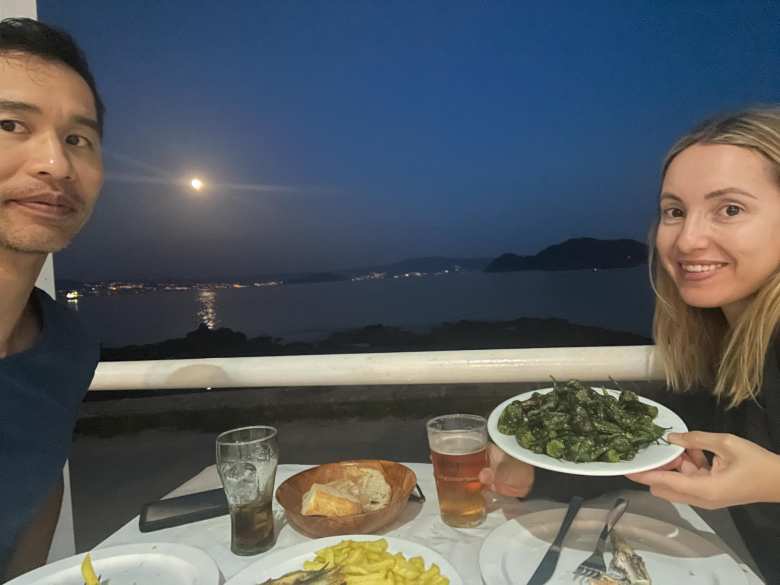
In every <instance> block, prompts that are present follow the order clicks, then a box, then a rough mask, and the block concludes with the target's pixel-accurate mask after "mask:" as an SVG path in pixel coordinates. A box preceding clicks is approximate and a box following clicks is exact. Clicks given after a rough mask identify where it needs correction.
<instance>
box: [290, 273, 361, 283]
mask: <svg viewBox="0 0 780 585" xmlns="http://www.w3.org/2000/svg"><path fill="white" fill-rule="evenodd" d="M342 280H349V277H347V276H344V275H343V274H336V273H334V272H317V273H315V274H300V275H296V276H291V277H289V278H288V279H287V280H285V281H284V282H285V284H312V283H314V282H340V281H342Z"/></svg>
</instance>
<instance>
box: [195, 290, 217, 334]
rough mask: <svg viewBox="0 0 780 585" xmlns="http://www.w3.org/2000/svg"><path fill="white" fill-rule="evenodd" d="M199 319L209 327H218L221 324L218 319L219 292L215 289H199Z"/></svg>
mask: <svg viewBox="0 0 780 585" xmlns="http://www.w3.org/2000/svg"><path fill="white" fill-rule="evenodd" d="M198 304H199V305H200V307H199V308H198V319H199V320H200V322H201V323H203V324H204V325H205V326H206V327H208V328H209V329H216V327H217V325H218V324H219V319H217V293H216V291H213V290H201V291H198Z"/></svg>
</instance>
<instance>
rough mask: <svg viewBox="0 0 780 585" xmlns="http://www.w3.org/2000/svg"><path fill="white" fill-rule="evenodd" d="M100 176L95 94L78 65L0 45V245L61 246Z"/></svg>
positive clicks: (24, 248)
mask: <svg viewBox="0 0 780 585" xmlns="http://www.w3.org/2000/svg"><path fill="white" fill-rule="evenodd" d="M102 182H103V163H102V156H101V141H100V134H99V132H98V129H97V115H96V111H95V100H94V98H93V95H92V92H91V90H90V89H89V86H88V85H87V84H86V82H85V81H84V80H83V79H82V78H81V76H80V75H78V74H77V73H76V72H75V71H73V70H72V69H70V68H69V67H67V66H66V65H62V64H59V63H55V62H50V61H45V60H43V59H40V58H38V57H34V56H30V55H27V54H23V53H0V249H2V248H6V249H10V250H15V251H19V252H31V253H47V252H56V251H59V250H61V249H63V248H64V247H65V246H67V245H68V243H69V242H70V240H71V239H72V238H73V236H75V235H76V234H77V233H78V231H79V230H80V229H81V227H82V226H83V225H84V224H85V223H86V221H87V219H89V216H90V215H91V213H92V209H93V207H94V205H95V201H96V200H97V197H98V193H99V191H100V187H101V185H102Z"/></svg>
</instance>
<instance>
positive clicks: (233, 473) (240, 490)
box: [221, 461, 259, 506]
mask: <svg viewBox="0 0 780 585" xmlns="http://www.w3.org/2000/svg"><path fill="white" fill-rule="evenodd" d="M221 475H222V483H223V485H224V486H225V493H226V494H227V498H228V502H230V504H231V505H233V506H240V505H243V504H249V503H251V502H254V501H255V500H256V499H257V497H258V495H259V481H258V477H257V468H256V467H255V466H254V465H252V464H251V463H249V462H247V461H238V462H235V463H227V464H225V465H223V466H222V474H221Z"/></svg>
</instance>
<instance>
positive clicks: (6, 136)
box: [0, 19, 104, 581]
mask: <svg viewBox="0 0 780 585" xmlns="http://www.w3.org/2000/svg"><path fill="white" fill-rule="evenodd" d="M103 112H104V109H103V105H102V102H101V101H100V97H99V95H98V93H97V90H96V87H95V82H94V79H93V77H92V74H91V73H90V71H89V68H88V66H87V62H86V60H85V59H84V56H83V55H82V53H81V51H80V50H79V48H78V47H77V46H76V45H75V43H74V42H73V39H71V38H70V36H68V35H67V34H65V33H63V32H61V31H58V30H56V29H53V28H50V27H48V26H46V25H44V24H41V23H38V22H36V21H33V20H28V19H7V20H3V21H2V22H0V473H2V481H1V482H0V581H4V580H5V579H9V578H11V577H13V576H15V575H18V574H20V573H23V572H26V571H28V570H30V569H32V568H35V567H36V566H39V565H41V564H43V563H45V561H46V555H47V553H48V549H49V546H50V544H51V539H52V535H53V532H54V527H55V525H56V521H57V517H58V513H59V509H60V503H61V499H62V489H63V482H62V468H63V465H64V463H65V460H66V458H67V456H68V451H69V448H70V443H71V438H72V432H73V427H74V424H75V421H76V417H77V416H78V408H79V404H80V402H81V400H82V399H83V397H84V394H85V393H86V391H87V388H88V386H89V383H90V381H91V379H92V375H93V373H94V370H95V366H96V364H97V359H98V352H97V346H96V344H94V343H92V342H90V341H89V340H88V338H87V336H86V335H85V334H84V331H83V330H82V329H81V328H80V326H79V325H78V322H77V321H76V319H75V316H74V315H73V314H72V313H69V312H68V311H67V310H65V309H63V308H61V307H60V306H58V305H57V304H56V303H54V301H52V299H51V298H50V297H48V296H47V295H46V294H45V293H43V292H42V291H40V290H38V289H36V288H34V285H35V281H36V279H37V276H38V273H39V272H40V270H41V267H42V266H43V263H44V260H45V259H46V256H47V254H49V253H50V252H57V251H59V250H61V249H63V248H64V247H65V246H67V245H68V243H69V242H70V241H71V239H72V238H73V237H74V236H75V235H76V233H78V231H79V230H80V229H81V228H82V226H83V225H84V224H85V223H86V221H87V219H88V218H89V216H90V214H91V213H92V208H93V206H94V204H95V201H96V200H97V197H98V193H99V191H100V187H101V185H102V181H103V167H102V158H101V136H102V124H103Z"/></svg>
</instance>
